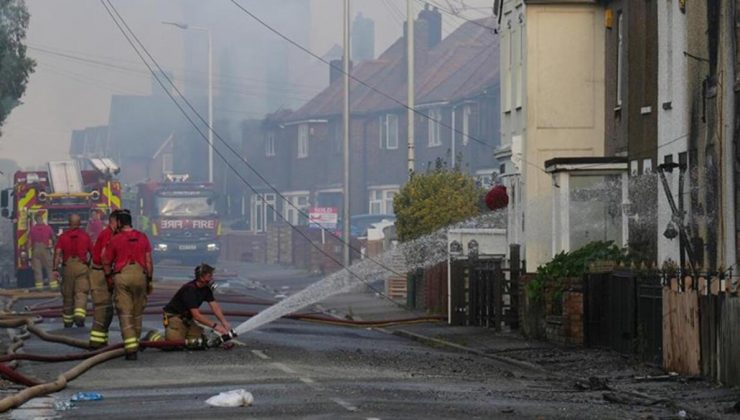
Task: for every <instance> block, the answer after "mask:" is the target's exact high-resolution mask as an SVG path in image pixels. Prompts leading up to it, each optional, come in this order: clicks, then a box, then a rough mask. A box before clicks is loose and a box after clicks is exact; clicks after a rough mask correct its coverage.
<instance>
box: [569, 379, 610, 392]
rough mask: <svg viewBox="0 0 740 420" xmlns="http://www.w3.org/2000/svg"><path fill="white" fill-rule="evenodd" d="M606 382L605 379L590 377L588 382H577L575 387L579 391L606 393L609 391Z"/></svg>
mask: <svg viewBox="0 0 740 420" xmlns="http://www.w3.org/2000/svg"><path fill="white" fill-rule="evenodd" d="M608 382H609V381H608V380H607V379H606V378H599V377H596V376H592V377H590V378H588V382H586V381H577V382H576V385H575V386H576V389H578V390H581V391H608V390H610V389H611V388H610V387H609V383H608Z"/></svg>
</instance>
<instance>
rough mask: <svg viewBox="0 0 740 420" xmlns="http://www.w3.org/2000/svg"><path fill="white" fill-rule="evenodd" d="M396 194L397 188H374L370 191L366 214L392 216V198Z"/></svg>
mask: <svg viewBox="0 0 740 420" xmlns="http://www.w3.org/2000/svg"><path fill="white" fill-rule="evenodd" d="M397 193H398V187H396V186H394V187H387V188H376V189H372V190H370V201H369V204H370V205H369V209H368V212H369V213H370V214H394V211H393V197H395V196H396V194H397Z"/></svg>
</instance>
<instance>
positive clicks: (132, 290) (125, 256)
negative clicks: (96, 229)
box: [103, 210, 154, 360]
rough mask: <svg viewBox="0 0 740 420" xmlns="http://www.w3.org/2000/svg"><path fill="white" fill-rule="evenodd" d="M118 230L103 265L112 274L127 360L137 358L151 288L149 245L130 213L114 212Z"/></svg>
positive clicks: (150, 249) (124, 211)
mask: <svg viewBox="0 0 740 420" xmlns="http://www.w3.org/2000/svg"><path fill="white" fill-rule="evenodd" d="M116 219H117V220H118V233H116V235H115V236H113V239H111V241H110V243H109V245H108V246H107V247H106V249H105V252H104V253H103V269H104V270H105V274H106V275H107V276H110V275H112V276H113V296H114V297H113V299H114V302H115V305H116V312H118V322H119V324H120V325H121V336H122V337H123V348H124V350H125V352H126V359H127V360H136V357H137V356H136V353H137V352H138V351H139V337H140V336H141V322H142V316H143V314H144V308H145V307H146V301H147V295H148V294H150V293H151V292H152V274H153V271H154V270H153V269H154V268H153V266H152V247H151V244H150V242H149V239H148V238H147V237H146V235H145V234H143V233H141V232H139V231H138V230H135V229H134V228H132V227H131V213H129V212H128V211H127V210H122V211H121V212H119V213H118V215H117V216H116Z"/></svg>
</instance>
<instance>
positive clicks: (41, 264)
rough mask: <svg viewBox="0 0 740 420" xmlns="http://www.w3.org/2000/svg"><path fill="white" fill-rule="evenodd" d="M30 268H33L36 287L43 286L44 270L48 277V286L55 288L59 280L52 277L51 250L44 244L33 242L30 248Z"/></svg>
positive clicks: (41, 287)
mask: <svg viewBox="0 0 740 420" xmlns="http://www.w3.org/2000/svg"><path fill="white" fill-rule="evenodd" d="M31 268H33V282H34V284H33V285H34V286H35V287H36V288H37V289H43V288H44V270H45V271H46V275H47V276H48V278H49V287H51V288H52V289H57V288H58V287H59V282H58V281H57V279H55V278H54V271H53V267H52V258H51V250H50V249H49V247H47V246H46V245H45V244H34V245H33V248H32V250H31Z"/></svg>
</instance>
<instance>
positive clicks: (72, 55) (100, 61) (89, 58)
mask: <svg viewBox="0 0 740 420" xmlns="http://www.w3.org/2000/svg"><path fill="white" fill-rule="evenodd" d="M36 45H38V44H36ZM36 45H34V44H30V45H29V46H28V49H29V50H32V51H36V52H41V53H44V54H49V55H56V56H59V57H64V58H67V59H70V60H75V61H84V62H88V63H90V64H97V65H101V66H105V67H110V68H114V69H120V70H125V71H132V72H138V73H143V74H146V75H149V72H148V71H146V70H145V69H143V68H140V67H129V66H126V64H128V65H133V66H138V65H139V64H140V63H137V62H134V61H130V60H122V59H118V58H114V57H108V56H101V55H95V54H89V53H84V52H80V51H71V50H59V49H57V48H54V47H48V46H41V45H39V46H36ZM111 61H117V62H120V63H123V64H113V63H111ZM174 69H175V70H177V71H180V72H182V73H184V74H188V73H189V74H200V75H205V74H207V72H205V71H200V70H195V69H190V68H188V69H185V68H174ZM186 79H188V80H195V79H194V78H186ZM216 80H219V82H220V83H224V82H223V80H234V81H238V80H243V81H246V82H249V83H256V84H257V85H263V84H264V85H273V86H274V87H275V88H286V89H288V88H295V89H302V90H306V91H311V92H314V91H316V90H319V89H323V86H319V85H308V84H303V83H294V82H285V83H278V82H272V81H269V80H265V79H257V78H253V77H247V76H233V75H231V76H229V75H223V74H220V75H216ZM236 85H237V86H239V85H240V84H236Z"/></svg>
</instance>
